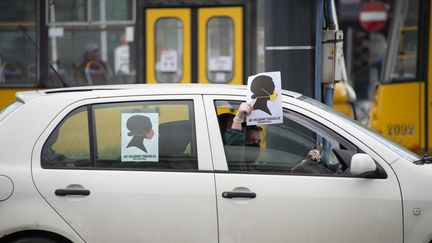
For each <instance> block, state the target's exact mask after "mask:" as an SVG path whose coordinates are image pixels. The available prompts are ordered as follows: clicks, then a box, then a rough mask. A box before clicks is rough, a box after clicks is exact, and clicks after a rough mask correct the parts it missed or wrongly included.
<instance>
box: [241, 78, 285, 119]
mask: <svg viewBox="0 0 432 243" xmlns="http://www.w3.org/2000/svg"><path fill="white" fill-rule="evenodd" d="M281 92H282V91H281V74H280V72H266V73H260V74H257V75H254V76H249V78H248V94H247V99H246V102H247V103H248V104H250V105H252V107H253V111H252V113H251V114H250V115H249V116H247V117H246V124H247V125H248V126H249V125H263V124H278V123H283V118H282V97H281V95H280V94H281Z"/></svg>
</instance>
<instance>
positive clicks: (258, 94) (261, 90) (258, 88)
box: [251, 75, 275, 115]
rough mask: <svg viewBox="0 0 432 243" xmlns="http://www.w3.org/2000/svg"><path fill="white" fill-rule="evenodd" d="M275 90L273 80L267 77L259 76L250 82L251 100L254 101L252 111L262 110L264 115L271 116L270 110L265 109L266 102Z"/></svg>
mask: <svg viewBox="0 0 432 243" xmlns="http://www.w3.org/2000/svg"><path fill="white" fill-rule="evenodd" d="M274 90H275V85H274V83H273V79H272V78H271V77H269V76H265V75H260V76H257V77H255V78H254V80H252V84H251V91H252V93H253V95H252V96H251V98H252V99H256V101H255V104H254V105H253V109H254V110H262V111H264V112H265V113H267V114H269V115H272V113H271V111H270V109H269V108H268V107H267V101H268V100H270V96H271V95H272V94H273V92H274Z"/></svg>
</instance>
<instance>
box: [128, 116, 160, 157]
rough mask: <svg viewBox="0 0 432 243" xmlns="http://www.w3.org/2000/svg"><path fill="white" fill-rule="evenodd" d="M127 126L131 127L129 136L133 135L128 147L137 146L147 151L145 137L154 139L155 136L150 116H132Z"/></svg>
mask: <svg viewBox="0 0 432 243" xmlns="http://www.w3.org/2000/svg"><path fill="white" fill-rule="evenodd" d="M126 127H127V129H129V132H128V136H133V137H132V140H131V141H130V142H129V144H128V145H127V147H126V148H129V147H137V148H139V149H141V150H142V151H144V152H146V153H147V149H146V148H145V146H144V138H146V139H152V138H153V136H154V132H153V129H152V124H151V121H150V118H148V117H146V116H143V115H135V116H131V117H129V119H128V120H127V122H126Z"/></svg>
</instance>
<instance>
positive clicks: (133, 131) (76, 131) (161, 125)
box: [42, 100, 198, 170]
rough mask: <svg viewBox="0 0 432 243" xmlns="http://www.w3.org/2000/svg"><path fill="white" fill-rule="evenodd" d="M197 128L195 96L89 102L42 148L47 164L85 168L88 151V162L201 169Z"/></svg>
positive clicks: (124, 166)
mask: <svg viewBox="0 0 432 243" xmlns="http://www.w3.org/2000/svg"><path fill="white" fill-rule="evenodd" d="M77 111H81V112H79V113H83V114H82V115H81V116H82V118H81V120H78V119H76V118H75V116H76V114H77ZM77 122H79V123H80V125H78V124H76V123H77ZM195 134H196V132H195V123H194V114H193V102H192V101H189V100H185V101H178V100H176V101H145V102H123V103H106V104H95V105H89V106H85V107H82V108H78V109H77V110H75V111H73V112H72V113H71V114H70V115H68V116H67V117H66V118H65V119H64V120H63V121H62V122H61V123H60V124H59V125H58V126H57V128H56V129H55V130H54V131H53V132H52V134H51V135H50V136H49V138H48V139H47V141H46V142H45V145H44V147H43V150H42V167H44V168H53V167H56V168H57V167H76V168H80V167H83V163H82V162H81V160H83V158H82V156H81V155H82V154H86V156H87V157H86V158H85V160H86V161H87V164H86V165H85V167H92V168H97V169H103V168H110V169H151V170H196V169H198V160H197V151H196V136H195ZM84 151H86V153H84ZM50 154H52V155H50ZM48 155H50V156H48Z"/></svg>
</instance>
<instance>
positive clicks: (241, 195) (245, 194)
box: [222, 192, 256, 199]
mask: <svg viewBox="0 0 432 243" xmlns="http://www.w3.org/2000/svg"><path fill="white" fill-rule="evenodd" d="M222 197H223V198H230V199H231V198H251V199H252V198H256V193H255V192H223V193H222Z"/></svg>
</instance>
